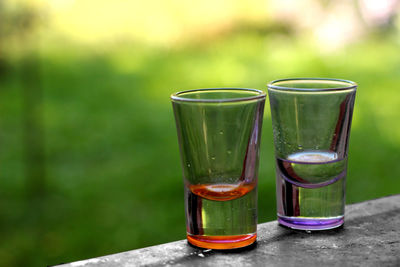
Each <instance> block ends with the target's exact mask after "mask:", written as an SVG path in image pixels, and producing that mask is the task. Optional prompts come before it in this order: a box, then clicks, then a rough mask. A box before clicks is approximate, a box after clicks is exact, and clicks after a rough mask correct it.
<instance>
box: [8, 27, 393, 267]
mask: <svg viewBox="0 0 400 267" xmlns="http://www.w3.org/2000/svg"><path fill="white" fill-rule="evenodd" d="M60 48H61V49H60V50H54V49H52V48H51V47H46V46H44V47H43V49H42V50H41V57H40V62H39V63H40V67H41V77H40V78H41V85H42V87H43V91H44V94H43V106H42V107H41V108H42V110H43V125H44V140H45V144H44V147H45V162H44V164H45V167H46V177H45V180H46V190H45V191H44V192H45V193H44V194H43V195H42V196H40V197H35V198H32V197H31V196H30V195H29V194H27V192H28V191H29V188H27V184H28V183H27V181H26V179H27V178H26V175H25V173H24V168H25V167H24V166H25V153H26V152H25V151H24V146H23V142H22V141H21V140H22V139H23V136H24V134H25V132H24V129H25V128H24V125H23V121H22V120H21V116H22V114H23V106H24V103H23V102H22V100H21V99H22V95H21V94H22V92H23V91H22V90H21V89H20V87H21V85H20V78H19V76H18V66H17V65H15V64H14V65H12V66H13V67H12V68H13V70H14V71H12V72H10V74H9V75H8V76H6V77H3V78H2V79H1V80H0V114H1V129H0V130H1V131H0V138H1V150H0V211H1V214H2V215H1V220H0V226H1V227H0V229H1V230H0V234H1V236H2V243H1V244H0V265H1V266H13V265H15V266H36V265H37V266H43V265H54V264H59V263H62V262H71V261H76V260H80V259H84V258H90V257H95V256H100V255H105V254H111V253H116V252H121V251H126V250H131V249H136V248H140V247H145V246H150V245H155V244H160V243H164V242H169V241H174V240H178V239H183V238H185V225H184V221H185V220H184V208H183V204H184V202H183V184H182V177H181V172H182V171H181V167H180V160H179V151H178V145H177V136H176V129H175V122H174V119H173V112H172V107H171V103H170V99H169V95H170V94H171V93H173V92H175V91H180V90H184V89H192V88H205V87H250V88H258V89H263V90H266V84H267V82H268V81H271V80H273V79H277V78H285V77H301V76H308V77H310V76H313V77H334V78H343V79H349V80H354V81H356V82H358V83H359V89H358V92H357V96H356V104H355V110H354V121H353V128H352V134H351V138H350V152H349V173H348V180H347V202H348V203H352V202H358V201H363V200H366V199H371V198H376V197H380V196H385V195H389V194H395V193H399V188H400V179H398V175H399V173H400V165H399V164H398V162H399V160H400V153H399V149H400V124H398V123H397V121H398V114H400V113H399V111H400V103H399V102H400V92H399V91H398V84H399V83H400V75H399V74H400V73H399V71H400V56H399V53H398V51H399V45H398V44H397V43H396V42H395V41H392V40H391V39H390V38H387V39H385V40H384V41H382V40H381V39H380V40H374V39H370V40H367V41H363V42H360V43H357V44H353V45H350V46H348V47H346V48H344V49H342V50H339V51H335V52H332V53H320V52H318V50H317V49H316V48H315V47H313V46H312V45H310V44H308V42H307V40H296V39H294V38H291V37H289V36H286V35H284V36H282V35H280V34H270V35H266V36H265V35H260V34H257V33H251V32H249V33H244V32H239V33H234V34H232V35H230V36H225V38H223V39H220V40H213V41H209V42H207V43H201V44H192V45H188V46H185V47H180V48H171V49H166V48H163V49H162V48H152V47H146V46H144V45H138V44H123V45H119V46H116V47H115V49H114V50H107V51H106V52H104V51H103V52H99V51H92V50H90V49H83V48H82V47H76V46H74V45H72V44H68V47H67V45H61V44H60ZM268 109H269V107H268V104H267V106H266V111H265V116H264V117H265V119H264V125H263V133H262V142H261V147H262V151H261V161H260V172H259V185H260V186H259V222H265V221H269V220H274V219H275V216H276V215H275V214H276V209H275V174H274V168H275V167H274V158H273V145H272V127H271V120H270V115H269V110H268Z"/></svg>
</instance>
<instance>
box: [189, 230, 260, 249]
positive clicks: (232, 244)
mask: <svg viewBox="0 0 400 267" xmlns="http://www.w3.org/2000/svg"><path fill="white" fill-rule="evenodd" d="M256 239H257V234H256V233H254V234H247V235H229V236H203V235H191V234H187V240H188V241H189V243H190V244H192V245H194V246H196V247H201V248H208V249H235V248H243V247H247V246H249V245H251V244H253V243H254V242H255V241H256Z"/></svg>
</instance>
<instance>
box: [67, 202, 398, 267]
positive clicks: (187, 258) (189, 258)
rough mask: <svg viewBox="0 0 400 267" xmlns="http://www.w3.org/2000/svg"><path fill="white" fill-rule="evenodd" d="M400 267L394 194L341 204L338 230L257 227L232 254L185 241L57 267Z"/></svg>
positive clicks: (396, 206)
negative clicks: (252, 239)
mask: <svg viewBox="0 0 400 267" xmlns="http://www.w3.org/2000/svg"><path fill="white" fill-rule="evenodd" d="M169 265H174V266H324V265H329V266H400V195H395V196H390V197H385V198H380V199H375V200H371V201H366V202H362V203H358V204H353V205H348V206H346V216H345V225H344V227H341V228H338V229H335V230H328V231H321V232H312V233H306V232H304V231H294V230H290V229H287V228H284V227H281V226H279V225H278V223H277V222H276V221H273V222H268V223H264V224H260V225H259V226H258V238H257V243H256V244H254V245H252V246H250V247H248V248H245V249H238V250H233V251H215V250H206V249H199V248H194V247H192V246H190V245H188V243H187V242H186V241H185V240H182V241H177V242H172V243H167V244H163V245H158V246H153V247H147V248H142V249H137V250H132V251H128V252H123V253H119V254H114V255H109V256H104V257H99V258H93V259H89V260H84V261H78V262H73V263H69V264H65V265H62V266H64V267H76V266H84V267H94V266H96V267H102V266H110V267H114V266H169Z"/></svg>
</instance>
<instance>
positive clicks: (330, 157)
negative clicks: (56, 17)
mask: <svg viewBox="0 0 400 267" xmlns="http://www.w3.org/2000/svg"><path fill="white" fill-rule="evenodd" d="M276 161H277V183H276V190H277V207H278V220H279V221H280V222H281V223H282V224H284V225H286V226H289V227H292V228H296V229H306V230H320V229H329V228H334V227H337V226H339V225H341V224H342V222H343V216H344V203H345V201H344V198H345V194H344V193H345V176H346V167H347V159H346V158H338V155H337V154H336V153H334V152H325V151H305V152H299V153H295V154H292V155H289V156H288V158H287V159H280V158H277V160H276Z"/></svg>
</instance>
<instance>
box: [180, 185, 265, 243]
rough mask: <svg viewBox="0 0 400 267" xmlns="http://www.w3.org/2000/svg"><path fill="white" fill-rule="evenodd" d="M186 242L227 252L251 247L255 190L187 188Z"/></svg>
mask: <svg viewBox="0 0 400 267" xmlns="http://www.w3.org/2000/svg"><path fill="white" fill-rule="evenodd" d="M185 200H186V223H187V224H186V225H187V234H188V240H189V242H191V243H192V244H194V245H196V246H200V247H206V248H214V249H230V248H237V247H243V246H247V245H250V244H251V243H253V242H254V241H255V239H256V231H257V186H256V184H255V183H253V184H243V183H241V184H214V185H186V186H185Z"/></svg>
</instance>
